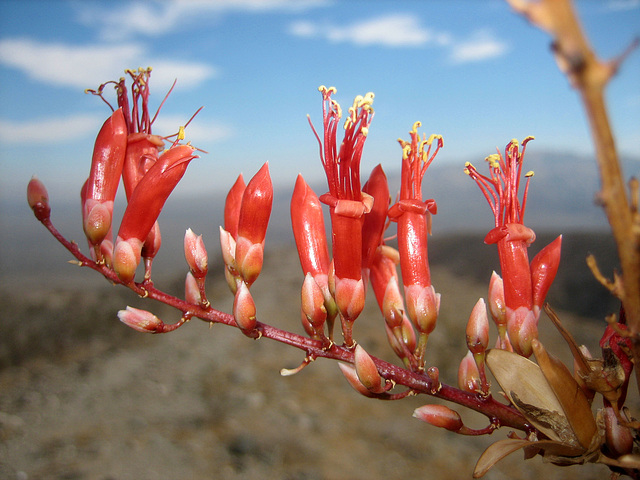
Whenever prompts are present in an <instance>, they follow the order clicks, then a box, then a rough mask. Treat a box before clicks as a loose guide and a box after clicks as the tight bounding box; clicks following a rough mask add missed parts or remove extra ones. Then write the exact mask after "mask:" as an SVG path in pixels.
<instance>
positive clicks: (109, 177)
mask: <svg viewBox="0 0 640 480" xmlns="http://www.w3.org/2000/svg"><path fill="white" fill-rule="evenodd" d="M126 73H128V74H129V76H130V77H131V79H132V84H131V94H132V103H131V105H130V104H129V97H128V92H127V87H126V83H125V78H121V79H120V81H118V82H107V83H104V84H102V85H100V87H99V88H98V89H97V90H87V92H89V93H93V94H95V95H98V96H100V97H101V98H102V99H103V100H104V97H103V91H104V88H105V86H106V85H109V84H114V85H115V89H116V91H117V98H118V106H119V108H118V109H117V110H115V111H114V112H113V114H112V115H111V117H110V118H109V119H107V121H106V122H105V123H104V125H103V126H102V128H101V129H100V133H98V137H97V138H96V142H95V146H94V150H93V159H92V162H91V170H90V173H89V178H88V179H87V181H86V182H85V184H84V186H83V187H82V191H81V197H82V214H83V227H84V231H85V234H86V236H87V240H88V242H89V245H90V246H91V248H92V255H93V257H94V259H95V260H96V261H101V262H102V261H104V262H105V263H106V264H107V265H109V266H112V267H113V269H114V270H115V272H116V273H117V274H118V277H120V279H121V280H122V281H123V282H125V283H130V282H133V280H134V277H135V273H136V269H137V267H138V265H139V264H140V261H141V258H144V259H145V279H146V280H148V279H149V278H150V276H151V262H152V260H153V257H154V256H155V255H156V253H157V252H158V249H159V248H160V243H161V237H160V229H159V227H158V224H157V218H158V216H159V215H160V211H161V210H162V208H163V207H164V204H165V202H166V200H167V198H168V197H169V195H170V194H171V192H172V191H173V189H174V188H175V187H176V185H177V184H178V182H179V181H180V179H181V178H182V176H183V175H184V173H185V171H186V169H187V166H188V165H189V162H190V161H191V160H193V159H194V158H196V155H195V154H194V151H195V149H194V147H192V146H191V145H189V144H186V145H183V144H180V143H179V141H180V140H182V139H183V138H184V128H181V129H180V133H179V134H178V135H177V139H176V140H175V141H174V142H172V144H171V146H170V147H169V148H168V149H166V150H164V151H163V152H162V153H161V150H162V148H163V146H164V139H163V138H162V137H159V136H157V135H153V134H152V133H151V126H152V124H153V120H154V119H151V118H150V114H149V78H150V76H151V69H150V68H148V69H140V70H138V71H132V70H127V71H126ZM105 102H106V100H105ZM107 103H108V102H107ZM120 178H122V181H123V183H124V188H125V193H126V196H127V202H128V203H127V208H126V210H125V212H124V216H123V218H122V222H121V224H120V228H119V230H118V234H117V237H116V240H115V244H114V243H113V240H112V239H113V235H112V233H111V232H112V217H113V201H114V199H115V196H116V192H117V189H118V185H119V183H120Z"/></svg>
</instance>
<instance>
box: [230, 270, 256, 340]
mask: <svg viewBox="0 0 640 480" xmlns="http://www.w3.org/2000/svg"><path fill="white" fill-rule="evenodd" d="M233 317H234V318H235V320H236V324H237V325H238V327H240V328H241V329H242V331H244V332H250V331H251V330H253V329H254V328H255V326H256V304H255V302H254V301H253V297H252V296H251V292H249V287H247V285H246V284H245V283H244V282H239V284H238V290H237V292H236V296H235V299H234V301H233Z"/></svg>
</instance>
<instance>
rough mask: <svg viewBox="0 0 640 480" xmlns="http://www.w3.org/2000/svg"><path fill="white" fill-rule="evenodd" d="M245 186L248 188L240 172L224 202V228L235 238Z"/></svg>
mask: <svg viewBox="0 0 640 480" xmlns="http://www.w3.org/2000/svg"><path fill="white" fill-rule="evenodd" d="M245 188H247V186H246V185H245V183H244V178H242V174H240V175H238V178H237V179H236V181H235V183H234V184H233V186H232V187H231V189H230V190H229V193H228V194H227V198H226V200H225V202H224V228H225V230H226V231H227V232H229V233H230V234H231V236H232V237H233V238H234V239H235V238H236V237H237V236H238V220H239V219H240V205H241V204H242V196H243V194H244V190H245Z"/></svg>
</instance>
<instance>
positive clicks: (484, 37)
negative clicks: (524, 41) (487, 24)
mask: <svg viewBox="0 0 640 480" xmlns="http://www.w3.org/2000/svg"><path fill="white" fill-rule="evenodd" d="M508 51H509V47H508V45H507V44H506V43H505V42H503V41H501V40H499V39H497V38H495V37H494V36H493V34H492V33H490V32H489V31H487V30H481V31H477V32H475V33H474V34H473V35H472V36H471V37H469V38H468V39H467V40H463V41H456V42H454V43H453V44H452V48H451V54H450V57H449V58H450V60H451V62H452V63H455V64H460V63H469V62H481V61H484V60H488V59H491V58H495V57H500V56H502V55H504V54H505V53H507V52H508Z"/></svg>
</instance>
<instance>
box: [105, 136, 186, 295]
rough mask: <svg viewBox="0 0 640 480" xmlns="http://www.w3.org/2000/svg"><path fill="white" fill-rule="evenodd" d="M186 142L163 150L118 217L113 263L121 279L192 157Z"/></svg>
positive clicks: (131, 269)
mask: <svg viewBox="0 0 640 480" xmlns="http://www.w3.org/2000/svg"><path fill="white" fill-rule="evenodd" d="M193 151H194V148H193V147H192V146H190V145H174V146H173V147H171V148H170V149H169V150H167V151H166V152H165V153H163V154H162V155H161V156H160V158H159V159H158V161H157V162H156V163H155V164H154V165H153V166H152V167H151V168H150V169H149V171H148V172H147V173H146V175H145V176H144V177H143V178H142V180H140V182H139V183H138V185H137V186H136V188H135V190H134V191H133V194H132V195H131V199H130V200H129V204H128V205H127V208H126V210H125V212H124V216H123V217H122V223H121V225H120V230H119V231H118V238H117V239H116V244H115V249H114V254H113V257H114V258H113V267H114V269H115V271H116V273H117V274H118V276H119V277H120V279H121V280H122V281H123V282H131V281H133V277H134V276H135V270H136V268H137V266H138V264H139V263H140V256H141V252H142V245H143V242H144V240H145V239H146V238H147V236H148V235H149V232H150V231H151V228H152V227H153V225H154V223H155V222H156V220H157V218H158V215H160V211H161V210H162V208H163V207H164V204H165V202H166V201H167V198H169V195H170V194H171V192H172V191H173V189H174V188H175V187H176V185H177V184H178V182H179V181H180V179H181V178H182V176H183V175H184V172H185V171H186V169H187V165H188V164H189V162H190V161H191V160H193V159H194V158H196V155H194V154H193Z"/></svg>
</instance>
